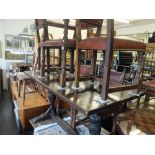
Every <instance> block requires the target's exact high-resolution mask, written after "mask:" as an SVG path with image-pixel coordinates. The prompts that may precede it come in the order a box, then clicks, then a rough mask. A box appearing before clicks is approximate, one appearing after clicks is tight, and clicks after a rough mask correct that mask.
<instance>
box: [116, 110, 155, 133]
mask: <svg viewBox="0 0 155 155" xmlns="http://www.w3.org/2000/svg"><path fill="white" fill-rule="evenodd" d="M116 129H117V130H118V132H119V133H121V134H125V135H153V134H155V111H154V110H151V109H138V110H133V111H129V112H125V113H121V114H119V115H118V116H117V118H116Z"/></svg>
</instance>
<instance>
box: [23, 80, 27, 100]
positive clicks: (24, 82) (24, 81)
mask: <svg viewBox="0 0 155 155" xmlns="http://www.w3.org/2000/svg"><path fill="white" fill-rule="evenodd" d="M25 86H26V80H23V102H24V101H25Z"/></svg>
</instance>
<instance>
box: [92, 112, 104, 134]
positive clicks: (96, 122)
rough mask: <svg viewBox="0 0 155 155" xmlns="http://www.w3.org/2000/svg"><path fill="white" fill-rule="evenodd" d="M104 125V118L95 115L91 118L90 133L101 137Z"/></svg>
mask: <svg viewBox="0 0 155 155" xmlns="http://www.w3.org/2000/svg"><path fill="white" fill-rule="evenodd" d="M101 125H102V116H101V115H100V114H94V115H90V116H89V133H90V135H100V133H101Z"/></svg>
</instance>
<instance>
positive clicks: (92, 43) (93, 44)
mask: <svg viewBox="0 0 155 155" xmlns="http://www.w3.org/2000/svg"><path fill="white" fill-rule="evenodd" d="M78 48H79V49H85V50H91V49H92V50H105V49H106V38H104V37H97V38H88V39H84V40H82V41H80V42H79V45H78ZM145 48H146V45H145V44H144V43H142V42H138V41H133V40H126V39H117V38H115V39H114V49H115V50H118V49H119V50H131V49H132V50H138V51H140V50H145Z"/></svg>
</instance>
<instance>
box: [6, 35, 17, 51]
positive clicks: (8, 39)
mask: <svg viewBox="0 0 155 155" xmlns="http://www.w3.org/2000/svg"><path fill="white" fill-rule="evenodd" d="M14 38H15V36H14V35H5V48H7V49H12V48H14Z"/></svg>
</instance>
